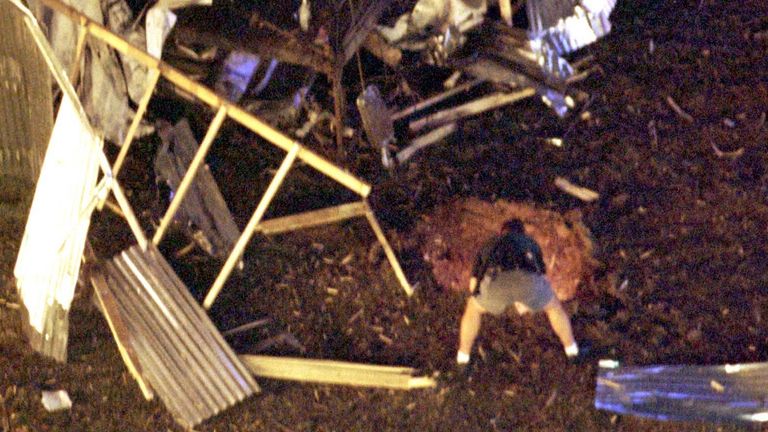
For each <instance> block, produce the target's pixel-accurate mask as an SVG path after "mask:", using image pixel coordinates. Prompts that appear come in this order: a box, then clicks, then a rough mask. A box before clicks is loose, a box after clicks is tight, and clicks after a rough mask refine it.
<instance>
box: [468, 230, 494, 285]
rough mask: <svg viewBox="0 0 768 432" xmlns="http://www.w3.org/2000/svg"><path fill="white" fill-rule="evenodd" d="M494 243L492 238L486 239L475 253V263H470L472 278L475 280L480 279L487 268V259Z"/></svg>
mask: <svg viewBox="0 0 768 432" xmlns="http://www.w3.org/2000/svg"><path fill="white" fill-rule="evenodd" d="M494 243H495V242H494V241H492V240H489V241H487V242H486V243H485V244H484V245H483V247H481V248H480V251H479V252H478V253H477V255H475V263H474V264H473V265H472V278H474V279H475V280H479V279H482V278H483V275H484V274H485V271H486V270H487V269H488V261H489V260H490V258H491V251H492V250H493V245H494Z"/></svg>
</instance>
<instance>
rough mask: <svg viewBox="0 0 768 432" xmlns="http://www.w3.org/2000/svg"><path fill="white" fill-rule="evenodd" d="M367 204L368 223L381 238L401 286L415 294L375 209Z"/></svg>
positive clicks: (408, 294)
mask: <svg viewBox="0 0 768 432" xmlns="http://www.w3.org/2000/svg"><path fill="white" fill-rule="evenodd" d="M366 206H368V211H366V212H365V217H366V219H368V223H369V224H370V225H371V228H372V229H373V232H374V234H376V238H377V239H378V240H379V243H381V247H382V248H383V249H384V254H385V255H386V256H387V260H389V265H390V266H392V270H393V271H394V272H395V276H396V277H397V280H398V281H399V282H400V286H402V287H403V290H404V291H405V294H406V295H407V296H409V297H410V296H411V295H412V294H413V288H412V287H411V284H410V282H408V279H407V278H406V277H405V273H404V272H403V269H402V268H401V267H400V262H399V261H398V260H397V256H396V255H395V251H393V250H392V246H390V245H389V242H388V241H387V236H385V235H384V231H383V230H382V229H381V226H379V221H378V220H377V219H376V215H374V214H373V210H372V209H371V208H370V206H369V205H368V203H366Z"/></svg>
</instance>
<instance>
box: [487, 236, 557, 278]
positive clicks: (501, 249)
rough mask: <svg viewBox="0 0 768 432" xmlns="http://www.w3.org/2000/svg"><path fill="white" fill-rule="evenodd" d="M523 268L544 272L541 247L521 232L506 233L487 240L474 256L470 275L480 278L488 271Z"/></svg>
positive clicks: (529, 270) (539, 272) (528, 270)
mask: <svg viewBox="0 0 768 432" xmlns="http://www.w3.org/2000/svg"><path fill="white" fill-rule="evenodd" d="M517 269H520V270H524V271H527V272H531V273H538V274H544V273H546V267H545V266H544V259H543V258H542V255H541V248H539V245H538V244H537V243H536V241H534V240H533V239H532V238H530V237H528V236H527V235H525V234H522V233H515V232H511V233H507V234H503V235H501V236H499V237H495V238H493V239H491V240H489V241H487V242H486V243H485V244H484V245H483V247H482V248H481V249H480V252H478V254H477V256H476V257H475V263H474V266H473V267H472V277H474V278H477V279H478V280H482V279H483V277H485V275H486V274H488V272H489V271H492V272H494V274H495V273H496V272H499V271H511V270H517Z"/></svg>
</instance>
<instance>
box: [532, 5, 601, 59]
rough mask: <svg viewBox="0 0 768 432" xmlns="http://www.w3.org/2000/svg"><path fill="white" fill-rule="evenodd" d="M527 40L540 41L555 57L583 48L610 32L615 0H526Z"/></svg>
mask: <svg viewBox="0 0 768 432" xmlns="http://www.w3.org/2000/svg"><path fill="white" fill-rule="evenodd" d="M527 6H528V7H527V10H528V21H529V22H530V25H531V28H530V37H531V39H534V40H535V39H542V40H544V41H546V43H547V44H549V45H550V46H551V47H552V49H554V50H555V51H556V52H557V53H558V54H560V55H564V54H568V53H570V52H573V51H575V50H577V49H579V48H582V47H585V46H587V45H589V44H591V43H593V42H595V41H596V40H598V39H599V38H601V37H603V36H605V35H606V34H608V33H609V32H610V31H611V22H610V21H609V20H608V17H609V15H610V14H611V12H612V11H613V8H614V7H615V6H616V0H528V3H527Z"/></svg>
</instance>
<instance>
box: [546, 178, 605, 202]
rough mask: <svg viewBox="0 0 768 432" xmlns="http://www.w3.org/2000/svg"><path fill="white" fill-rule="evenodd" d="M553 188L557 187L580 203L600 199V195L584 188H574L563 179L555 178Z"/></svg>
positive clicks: (574, 186)
mask: <svg viewBox="0 0 768 432" xmlns="http://www.w3.org/2000/svg"><path fill="white" fill-rule="evenodd" d="M555 186H557V187H558V188H559V189H560V190H562V191H563V192H565V193H567V194H569V195H572V196H574V197H576V198H578V199H580V200H582V201H586V202H591V201H595V200H596V199H598V198H600V194H599V193H597V192H595V191H593V190H591V189H587V188H585V187H581V186H576V185H575V184H573V183H571V182H570V181H568V180H567V179H565V178H563V177H557V178H556V179H555Z"/></svg>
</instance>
